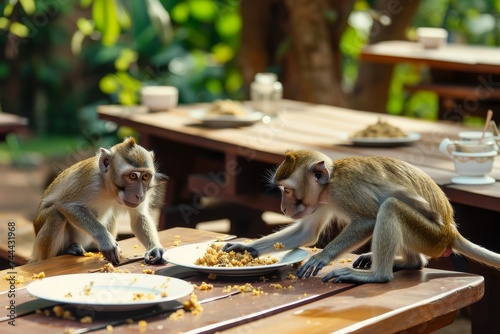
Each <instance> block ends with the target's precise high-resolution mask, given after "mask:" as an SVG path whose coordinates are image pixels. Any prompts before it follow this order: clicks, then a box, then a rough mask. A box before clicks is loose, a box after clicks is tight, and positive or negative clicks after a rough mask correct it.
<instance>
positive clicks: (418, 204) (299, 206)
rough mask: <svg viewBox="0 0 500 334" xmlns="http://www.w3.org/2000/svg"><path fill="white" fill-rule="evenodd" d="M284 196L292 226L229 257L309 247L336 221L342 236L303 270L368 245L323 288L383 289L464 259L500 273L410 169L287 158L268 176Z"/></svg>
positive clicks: (430, 183) (445, 202) (319, 156)
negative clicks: (435, 261)
mask: <svg viewBox="0 0 500 334" xmlns="http://www.w3.org/2000/svg"><path fill="white" fill-rule="evenodd" d="M270 182H271V184H273V185H275V186H277V187H278V188H279V189H280V190H281V195H282V199H281V211H282V212H283V214H284V215H286V216H288V217H291V218H292V219H294V220H295V222H294V223H292V224H291V225H289V226H287V227H285V228H283V229H281V230H279V231H277V232H274V233H271V234H269V235H267V236H264V237H262V238H260V239H256V240H254V241H252V242H250V243H226V244H225V245H224V247H223V250H225V251H226V252H229V251H236V252H243V251H248V252H250V253H251V254H252V255H253V256H254V257H256V256H259V255H262V254H264V253H270V252H272V251H275V250H274V248H273V245H274V244H275V243H276V242H281V243H282V244H283V245H284V248H282V249H281V250H287V249H293V248H297V247H301V246H310V245H313V244H315V243H316V242H317V240H318V238H319V236H320V233H321V232H322V230H323V229H324V228H325V226H327V225H328V224H329V223H330V222H331V221H336V222H337V223H338V224H339V226H340V227H341V232H340V233H339V234H338V235H337V236H336V237H335V238H333V240H331V241H330V240H329V243H328V244H327V245H326V246H325V247H324V249H323V250H322V251H321V252H319V253H317V254H315V255H313V256H311V257H310V258H309V259H308V260H307V261H306V262H305V264H304V265H302V266H301V267H300V268H299V269H298V271H297V276H298V277H300V278H303V277H305V278H309V277H310V276H311V275H312V276H316V275H317V274H318V272H319V271H320V270H321V269H322V268H323V267H324V266H326V265H328V264H329V263H330V262H331V261H333V260H334V259H335V258H337V257H338V256H339V255H340V254H343V253H346V252H351V251H354V250H356V249H358V248H359V247H360V246H362V245H364V244H365V243H366V242H368V241H369V240H371V249H370V252H369V253H366V254H361V255H360V256H359V257H358V258H357V259H356V260H355V261H354V262H353V268H349V267H345V268H341V269H337V270H333V271H331V272H329V273H327V274H326V275H325V276H323V278H322V280H323V281H324V282H327V281H330V280H332V281H333V282H353V283H386V282H389V281H390V280H392V279H393V278H394V274H393V273H394V271H397V270H401V269H421V268H423V267H425V266H426V265H427V263H428V260H429V259H430V258H436V257H441V256H443V257H445V256H449V255H451V254H452V253H456V254H461V255H464V256H466V257H469V258H471V259H473V260H475V261H478V262H480V263H483V264H486V265H488V266H492V267H496V268H499V267H500V255H499V254H496V253H494V252H492V251H489V250H487V249H485V248H483V247H481V246H478V245H476V244H474V243H472V242H470V241H468V240H467V239H465V238H464V237H463V236H462V235H461V234H460V233H459V231H458V227H457V224H456V222H455V220H454V211H453V207H452V206H451V203H450V201H449V199H448V198H447V197H446V195H445V193H444V192H443V191H442V190H441V188H440V187H439V186H438V185H437V184H436V183H435V182H434V180H432V178H431V177H430V176H429V175H428V174H426V173H425V172H423V171H422V170H421V169H419V168H418V167H416V166H414V165H411V164H409V163H407V162H404V161H401V160H398V159H394V158H389V157H381V156H358V157H346V158H341V159H337V160H335V161H332V159H330V158H329V157H328V156H326V155H325V154H323V153H321V152H317V151H309V150H298V151H287V152H286V153H285V159H284V161H283V162H282V163H281V164H280V165H279V166H278V167H277V169H276V170H275V172H271V175H270Z"/></svg>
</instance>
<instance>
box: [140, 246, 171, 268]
mask: <svg viewBox="0 0 500 334" xmlns="http://www.w3.org/2000/svg"><path fill="white" fill-rule="evenodd" d="M164 252H165V249H164V248H163V247H155V248H153V249H150V250H148V251H147V252H146V254H144V261H146V263H148V264H163V263H165V262H167V261H165V259H164V258H163V253H164Z"/></svg>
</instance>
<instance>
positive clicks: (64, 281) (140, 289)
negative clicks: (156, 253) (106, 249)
mask: <svg viewBox="0 0 500 334" xmlns="http://www.w3.org/2000/svg"><path fill="white" fill-rule="evenodd" d="M27 290H28V292H29V293H30V294H31V295H33V296H35V297H37V298H40V299H45V300H50V301H55V302H59V303H61V304H69V305H75V306H77V307H78V308H83V309H92V310H94V311H113V312H114V311H130V310H137V309H142V308H146V307H150V306H154V305H156V304H158V303H164V302H171V301H174V300H177V299H180V298H182V297H185V296H188V295H189V294H191V292H192V291H193V285H192V284H190V283H188V282H185V281H183V280H180V279H177V278H173V277H167V276H160V275H150V274H132V273H101V274H96V273H88V274H71V275H58V276H53V277H45V278H43V279H41V280H37V281H34V282H32V283H30V284H29V285H28V286H27Z"/></svg>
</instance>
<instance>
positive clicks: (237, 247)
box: [222, 242, 259, 257]
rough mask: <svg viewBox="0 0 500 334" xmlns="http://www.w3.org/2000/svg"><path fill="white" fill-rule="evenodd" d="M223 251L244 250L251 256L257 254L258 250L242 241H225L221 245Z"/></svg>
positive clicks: (239, 251)
mask: <svg viewBox="0 0 500 334" xmlns="http://www.w3.org/2000/svg"><path fill="white" fill-rule="evenodd" d="M222 251H223V252H227V253H229V252H231V251H234V252H236V253H244V252H245V251H247V252H249V253H250V254H251V255H252V256H253V257H257V256H259V252H257V250H256V249H255V248H253V247H249V246H248V245H245V244H243V243H239V242H237V243H234V244H233V243H227V244H225V245H224V246H223V247H222Z"/></svg>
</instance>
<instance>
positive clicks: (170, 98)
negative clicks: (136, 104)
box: [141, 86, 179, 111]
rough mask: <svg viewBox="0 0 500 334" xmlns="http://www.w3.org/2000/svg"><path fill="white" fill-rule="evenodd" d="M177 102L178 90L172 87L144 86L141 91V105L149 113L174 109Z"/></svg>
mask: <svg viewBox="0 0 500 334" xmlns="http://www.w3.org/2000/svg"><path fill="white" fill-rule="evenodd" d="M178 100H179V90H178V89H177V87H174V86H144V87H142V89H141V101H142V105H143V106H146V107H148V109H149V110H150V111H162V110H169V109H172V108H175V107H176V106H177V103H178Z"/></svg>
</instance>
